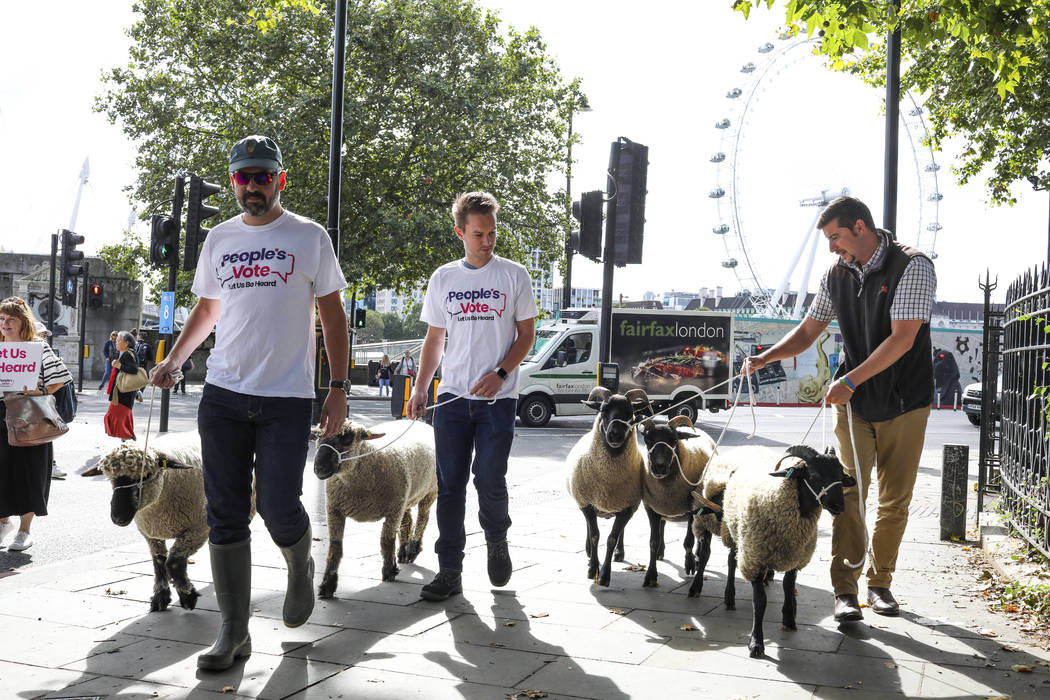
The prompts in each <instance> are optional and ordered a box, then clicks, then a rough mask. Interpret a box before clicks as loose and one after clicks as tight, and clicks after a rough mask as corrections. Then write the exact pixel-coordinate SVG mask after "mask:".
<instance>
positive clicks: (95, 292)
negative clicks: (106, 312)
mask: <svg viewBox="0 0 1050 700" xmlns="http://www.w3.org/2000/svg"><path fill="white" fill-rule="evenodd" d="M88 306H90V307H91V308H92V309H101V308H102V285H101V284H93V285H91V289H90V290H88Z"/></svg>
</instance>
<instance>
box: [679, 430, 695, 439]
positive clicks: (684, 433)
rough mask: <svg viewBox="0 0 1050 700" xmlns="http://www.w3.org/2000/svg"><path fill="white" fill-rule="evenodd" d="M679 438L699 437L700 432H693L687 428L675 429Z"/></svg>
mask: <svg viewBox="0 0 1050 700" xmlns="http://www.w3.org/2000/svg"><path fill="white" fill-rule="evenodd" d="M676 434H677V435H678V439H679V440H688V439H689V438H695V437H700V433H694V432H691V431H689V430H678V431H676Z"/></svg>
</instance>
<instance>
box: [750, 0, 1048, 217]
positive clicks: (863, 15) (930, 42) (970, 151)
mask: <svg viewBox="0 0 1050 700" xmlns="http://www.w3.org/2000/svg"><path fill="white" fill-rule="evenodd" d="M777 4H781V5H784V7H785V10H786V14H785V20H786V23H787V30H788V31H789V32H790V33H792V34H794V35H801V34H805V35H806V36H810V37H812V36H813V35H814V34H816V35H817V36H818V37H819V38H820V52H821V53H822V54H824V55H825V56H827V57H828V59H829V64H830V65H831V67H832V68H834V69H836V70H849V71H852V72H853V73H856V74H858V75H860V76H861V77H862V78H863V79H864V80H866V81H867V82H869V83H871V84H873V85H878V86H884V85H885V65H886V38H885V37H886V36H887V34H888V33H889V32H890V31H894V30H899V31H900V33H901V58H902V66H903V70H902V73H901V90H902V91H907V90H915V91H917V92H918V93H919V94H921V95H922V96H923V97H924V98H925V113H926V117H927V119H928V126H929V130H930V139H931V142H932V144H933V145H934V146H935V147H937V148H940V147H941V145H942V144H943V143H944V142H945V141H946V140H947V139H949V138H952V137H958V138H960V139H961V140H962V142H963V146H962V154H961V159H960V163H959V164H958V165H956V166H954V168H953V169H954V171H955V174H956V176H957V177H958V180H959V182H960V183H963V184H965V183H966V182H968V181H970V179H971V178H973V177H975V176H977V175H979V174H981V173H982V171H984V170H985V169H986V168H988V169H989V170H988V172H989V175H988V180H987V183H986V186H987V188H988V193H989V195H990V199H991V200H992V201H993V202H995V203H999V204H1001V203H1010V204H1013V203H1014V201H1015V197H1014V196H1013V194H1012V191H1011V190H1012V185H1013V183H1015V182H1016V181H1018V180H1029V181H1033V179H1034V180H1035V181H1036V182H1039V183H1042V184H1041V185H1040V186H1041V187H1046V186H1047V185H1050V172H1048V163H1047V158H1046V155H1047V152H1048V148H1050V110H1048V109H1047V93H1048V88H1047V85H1048V83H1050V50H1048V49H1050V42H1048V37H1050V0H994V2H992V1H986V0H938V1H932V0H901V1H900V2H899V4H897V5H895V4H894V3H890V2H875V1H872V0H868V1H856V0H779V2H778V0H736V2H735V3H734V8H735V9H736V10H738V11H739V12H742V13H743V14H744V16H745V17H746V16H748V15H749V13H750V11H751V9H752V7H759V6H762V5H765V6H766V7H768V8H772V7H773V6H774V5H777Z"/></svg>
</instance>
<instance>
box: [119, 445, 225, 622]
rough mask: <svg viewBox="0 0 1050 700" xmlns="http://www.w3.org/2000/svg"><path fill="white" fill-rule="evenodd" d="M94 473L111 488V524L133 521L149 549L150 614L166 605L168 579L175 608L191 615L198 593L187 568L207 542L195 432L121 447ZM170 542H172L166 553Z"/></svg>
mask: <svg viewBox="0 0 1050 700" xmlns="http://www.w3.org/2000/svg"><path fill="white" fill-rule="evenodd" d="M99 468H100V469H101V470H102V473H103V474H105V475H106V477H108V478H109V480H110V483H111V484H112V486H113V496H112V498H111V499H110V518H111V519H112V521H113V523H114V524H116V525H119V526H121V527H124V526H126V525H128V524H129V523H130V522H131V521H132V520H134V521H135V525H136V526H138V529H139V532H141V533H142V536H143V537H145V538H146V542H147V544H148V545H149V551H150V556H151V557H152V559H153V575H154V581H153V597H152V598H151V599H150V611H151V612H152V611H158V610H165V609H166V608H167V607H168V605H169V604H170V603H171V590H170V588H169V585H168V582H169V580H170V581H171V582H173V583H174V584H175V590H176V592H177V593H178V595H179V604H180V605H181V606H182V607H183V608H186V609H187V610H193V608H194V607H196V605H197V597H198V594H197V589H196V588H194V587H193V583H192V582H191V581H190V580H189V577H188V576H187V574H186V564H187V560H188V559H189V557H190V556H192V555H193V554H194V553H195V552H196V551H197V550H199V549H200V548H201V545H203V544H204V543H205V542H206V541H207V539H208V519H207V515H206V514H205V511H204V506H205V499H204V477H203V475H202V473H201V445H200V436H199V435H198V434H197V433H196V432H195V431H194V432H187V433H171V434H169V435H166V436H163V437H161V438H157V439H156V440H155V441H154V442H153V443H152V445H151V446H150V447H148V448H147V449H146V450H143V449H142V448H141V447H139V446H137V445H135V444H133V443H130V442H127V443H123V444H121V445H120V446H119V447H117V448H116V449H114V450H113V451H112V452H110V453H109V454H107V455H105V456H104V457H103V458H102V459H101V461H100V462H99ZM169 539H174V540H175V542H174V544H172V546H171V551H170V552H169V551H168V548H167V545H166V543H165V540H169Z"/></svg>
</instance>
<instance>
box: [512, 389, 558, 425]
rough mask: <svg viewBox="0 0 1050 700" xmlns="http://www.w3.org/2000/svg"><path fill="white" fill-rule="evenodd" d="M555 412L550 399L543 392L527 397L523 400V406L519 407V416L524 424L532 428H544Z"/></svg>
mask: <svg viewBox="0 0 1050 700" xmlns="http://www.w3.org/2000/svg"><path fill="white" fill-rule="evenodd" d="M553 412H554V411H553V410H552V409H551V404H550V401H548V400H547V397H546V396H543V395H542V394H533V395H532V396H529V397H526V399H525V400H524V401H522V402H521V406H519V407H518V417H519V418H521V422H522V423H523V424H525V425H526V426H528V427H530V428H542V427H543V426H545V425H547V423H549V422H550V419H551V414H552V413H553Z"/></svg>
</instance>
